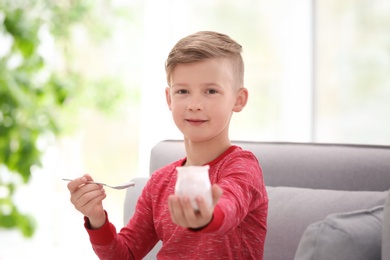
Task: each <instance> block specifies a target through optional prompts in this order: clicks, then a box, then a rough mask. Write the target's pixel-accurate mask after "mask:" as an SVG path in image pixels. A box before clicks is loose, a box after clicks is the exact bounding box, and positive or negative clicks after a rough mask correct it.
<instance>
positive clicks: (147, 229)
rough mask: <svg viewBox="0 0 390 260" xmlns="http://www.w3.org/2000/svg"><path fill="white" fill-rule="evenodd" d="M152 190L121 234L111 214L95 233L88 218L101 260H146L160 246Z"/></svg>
mask: <svg viewBox="0 0 390 260" xmlns="http://www.w3.org/2000/svg"><path fill="white" fill-rule="evenodd" d="M149 189H150V186H148V184H146V186H145V188H144V189H143V191H142V194H141V196H140V197H139V199H138V202H137V206H136V210H135V213H134V216H133V217H132V219H131V220H130V221H129V223H128V224H127V225H126V226H125V227H123V228H122V229H121V230H120V232H119V233H118V232H117V231H116V228H115V226H114V225H113V224H112V223H111V222H110V221H109V218H108V214H107V213H106V222H105V223H104V224H103V226H102V227H100V228H99V229H91V228H90V223H89V220H88V218H86V217H85V218H84V219H85V224H84V226H85V228H86V230H87V232H88V234H89V238H90V241H91V244H92V248H93V250H94V251H95V253H96V255H97V256H98V257H99V259H107V260H108V259H115V260H122V259H123V260H125V259H126V260H128V259H142V258H143V257H144V256H145V255H146V254H147V253H148V252H149V251H150V250H151V249H152V248H153V247H154V245H155V244H156V243H157V242H158V238H157V235H156V233H155V230H154V227H153V216H152V214H151V212H150V211H151V206H150V203H151V202H150V200H149V198H150V196H149Z"/></svg>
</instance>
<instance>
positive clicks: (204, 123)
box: [166, 59, 247, 142]
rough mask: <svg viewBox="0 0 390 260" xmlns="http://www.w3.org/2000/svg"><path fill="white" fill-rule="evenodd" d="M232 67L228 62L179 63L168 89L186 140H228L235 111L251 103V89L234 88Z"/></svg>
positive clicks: (175, 119)
mask: <svg viewBox="0 0 390 260" xmlns="http://www.w3.org/2000/svg"><path fill="white" fill-rule="evenodd" d="M234 82H235V80H234V76H233V71H232V65H231V64H230V62H228V61H227V60H224V59H207V60H204V61H200V62H195V63H189V64H178V65H176V67H175V68H174V70H173V71H172V74H171V77H170V87H168V88H167V89H166V98H167V102H168V106H169V109H170V110H171V111H172V115H173V120H174V121H175V124H176V126H177V127H178V128H179V130H180V131H181V132H182V133H183V135H184V137H185V138H188V139H189V140H191V141H194V142H201V141H207V140H211V139H213V138H216V137H218V136H222V137H228V129H229V122H230V118H231V115H232V113H233V112H239V111H241V109H242V108H243V107H244V106H245V104H246V101H247V90H246V89H245V88H236V87H235V86H234Z"/></svg>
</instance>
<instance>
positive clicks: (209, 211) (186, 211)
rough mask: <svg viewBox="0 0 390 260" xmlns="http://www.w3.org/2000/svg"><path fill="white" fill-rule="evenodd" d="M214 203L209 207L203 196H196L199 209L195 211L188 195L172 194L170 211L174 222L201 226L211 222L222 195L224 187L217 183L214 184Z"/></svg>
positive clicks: (169, 204) (169, 200)
mask: <svg viewBox="0 0 390 260" xmlns="http://www.w3.org/2000/svg"><path fill="white" fill-rule="evenodd" d="M211 191H212V196H213V204H212V206H211V207H208V205H207V204H206V201H205V200H204V199H203V197H201V196H199V197H197V198H196V202H197V203H198V207H199V211H195V210H194V209H193V208H192V206H191V202H190V199H189V198H188V197H185V196H183V197H181V196H177V195H171V196H169V199H168V206H169V212H170V213H171V218H172V221H173V223H175V224H177V225H179V226H182V227H184V228H201V227H204V226H206V225H207V224H209V223H210V221H211V219H212V217H213V212H214V208H215V205H217V202H218V200H219V198H220V197H221V196H222V189H221V188H220V187H219V186H218V185H217V184H213V186H212V189H211Z"/></svg>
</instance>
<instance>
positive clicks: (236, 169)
mask: <svg viewBox="0 0 390 260" xmlns="http://www.w3.org/2000/svg"><path fill="white" fill-rule="evenodd" d="M217 175H218V179H217V181H216V183H217V184H218V185H219V186H220V187H221V188H222V190H223V194H222V197H221V198H220V200H219V201H218V204H217V206H218V207H219V210H221V211H222V212H223V213H218V214H223V215H224V218H223V221H222V223H219V229H218V230H217V232H219V233H220V234H221V235H223V234H226V232H228V231H229V230H231V229H232V228H235V227H237V226H238V225H239V224H240V223H241V222H242V220H243V219H244V218H245V217H246V216H247V215H248V214H249V212H251V211H252V210H254V209H256V208H259V207H260V206H261V205H262V204H264V203H266V202H267V200H268V199H267V195H266V191H265V185H264V181H263V174H262V171H261V168H260V165H259V162H258V161H257V159H256V157H255V156H254V155H253V154H252V153H250V152H247V151H241V152H240V153H233V154H231V155H230V158H228V159H227V160H226V161H225V163H224V164H223V166H222V167H221V168H220V169H219V172H218V174H217ZM216 222H218V221H216ZM210 224H212V225H213V227H214V228H216V227H217V225H216V223H215V224H213V223H210ZM214 225H215V226H214ZM210 228H211V227H210Z"/></svg>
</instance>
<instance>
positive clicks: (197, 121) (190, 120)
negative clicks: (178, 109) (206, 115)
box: [186, 119, 207, 125]
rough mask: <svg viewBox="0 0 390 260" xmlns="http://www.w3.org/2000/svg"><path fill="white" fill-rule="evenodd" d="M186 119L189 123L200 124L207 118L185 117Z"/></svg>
mask: <svg viewBox="0 0 390 260" xmlns="http://www.w3.org/2000/svg"><path fill="white" fill-rule="evenodd" d="M186 121H187V122H188V123H190V124H194V125H200V124H202V123H204V122H206V121H207V120H202V119H186Z"/></svg>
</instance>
